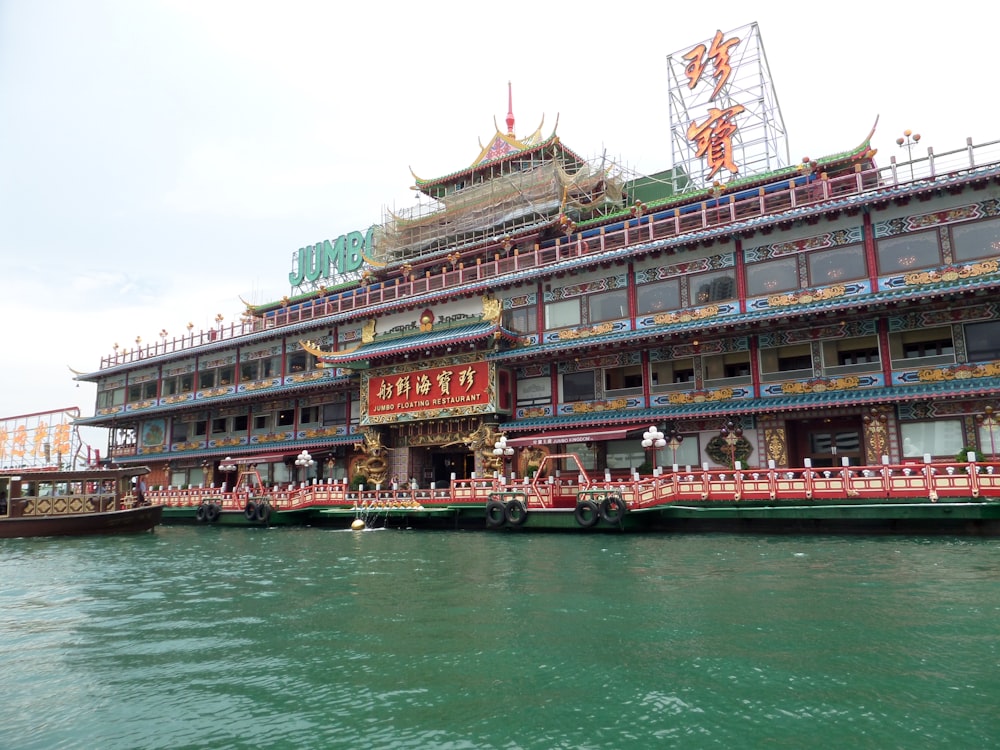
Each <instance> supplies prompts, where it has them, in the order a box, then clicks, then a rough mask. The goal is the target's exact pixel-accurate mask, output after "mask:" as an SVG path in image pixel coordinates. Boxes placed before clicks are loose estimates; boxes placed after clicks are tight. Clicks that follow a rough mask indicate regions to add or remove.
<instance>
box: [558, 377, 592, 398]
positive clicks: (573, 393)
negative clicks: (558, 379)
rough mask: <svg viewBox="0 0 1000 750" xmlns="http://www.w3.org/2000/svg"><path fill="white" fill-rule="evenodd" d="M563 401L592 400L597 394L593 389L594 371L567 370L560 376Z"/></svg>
mask: <svg viewBox="0 0 1000 750" xmlns="http://www.w3.org/2000/svg"><path fill="white" fill-rule="evenodd" d="M562 381H563V401H564V402H567V403H568V402H571V401H593V400H594V399H595V398H596V397H597V394H596V392H595V389H594V371H593V370H584V371H583V372H568V373H566V374H565V375H563V377H562Z"/></svg>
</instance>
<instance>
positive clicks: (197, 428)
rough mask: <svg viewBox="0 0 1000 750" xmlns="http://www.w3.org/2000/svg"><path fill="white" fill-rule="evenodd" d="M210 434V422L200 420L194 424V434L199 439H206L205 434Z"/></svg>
mask: <svg viewBox="0 0 1000 750" xmlns="http://www.w3.org/2000/svg"><path fill="white" fill-rule="evenodd" d="M207 432H208V420H207V419H200V420H198V421H197V422H195V423H194V434H195V435H196V436H197V437H205V433H207Z"/></svg>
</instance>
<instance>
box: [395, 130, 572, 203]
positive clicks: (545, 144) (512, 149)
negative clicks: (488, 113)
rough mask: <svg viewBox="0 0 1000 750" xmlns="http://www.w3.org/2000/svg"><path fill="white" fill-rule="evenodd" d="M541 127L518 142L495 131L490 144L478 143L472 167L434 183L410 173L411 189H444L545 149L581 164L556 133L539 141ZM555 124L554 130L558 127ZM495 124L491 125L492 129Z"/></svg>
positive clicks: (507, 134)
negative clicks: (470, 176)
mask: <svg viewBox="0 0 1000 750" xmlns="http://www.w3.org/2000/svg"><path fill="white" fill-rule="evenodd" d="M543 124H544V120H543V122H542V123H541V124H539V126H538V128H537V129H536V130H535V132H534V133H532V134H531V135H529V136H528V137H526V138H523V139H518V138H516V137H515V136H514V134H513V133H503V132H501V131H500V129H499V128H497V130H496V133H495V134H494V135H493V137H492V138H491V139H490V140H489V142H488V143H487V144H486V145H485V146H484V145H483V144H482V142H481V141H480V144H479V154H478V155H477V156H476V158H475V159H474V160H473V161H472V163H471V164H470V165H469V166H467V167H463V168H462V169H459V170H457V171H455V172H450V173H449V174H446V175H442V176H441V177H435V178H433V179H427V180H425V179H422V178H420V177H418V176H417V175H416V173H414V172H413V170H412V169H411V170H410V174H412V175H413V179H414V180H415V181H416V184H415V185H414V189H415V190H420V191H422V192H425V191H426V190H428V189H430V188H433V187H437V186H439V185H447V184H448V183H451V182H454V181H455V180H458V179H460V178H462V177H465V176H468V175H471V174H474V173H476V172H479V171H482V170H484V169H486V168H488V167H494V166H497V165H499V164H503V163H504V162H507V161H511V160H513V159H515V158H518V157H523V156H527V155H530V154H533V153H538V152H541V151H544V150H545V149H547V148H558V149H559V150H561V151H562V152H563V153H564V154H566V155H568V156H569V157H571V158H572V159H573V160H574V161H577V162H581V163H582V162H583V161H584V159H583V158H582V157H580V155H579V154H577V153H575V152H574V151H572V150H571V149H569V148H567V147H566V146H564V145H563V144H562V142H561V141H560V140H559V136H558V135H556V130H555V128H553V130H552V134H551V135H550V136H549V137H548V138H544V139H543V138H542V136H541V129H542V126H543ZM558 124H559V123H558V121H557V122H556V126H557V127H558ZM495 125H496V123H494V126H495Z"/></svg>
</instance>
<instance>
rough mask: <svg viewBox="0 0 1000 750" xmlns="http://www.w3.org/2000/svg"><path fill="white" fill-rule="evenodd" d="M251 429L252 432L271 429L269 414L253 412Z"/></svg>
mask: <svg viewBox="0 0 1000 750" xmlns="http://www.w3.org/2000/svg"><path fill="white" fill-rule="evenodd" d="M253 429H254V432H267V431H268V430H269V429H271V415H270V414H254V416H253Z"/></svg>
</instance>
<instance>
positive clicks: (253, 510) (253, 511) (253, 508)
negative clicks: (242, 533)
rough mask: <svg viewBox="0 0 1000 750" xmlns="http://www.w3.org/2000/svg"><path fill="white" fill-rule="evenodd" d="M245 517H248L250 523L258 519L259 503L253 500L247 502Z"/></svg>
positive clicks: (244, 510)
mask: <svg viewBox="0 0 1000 750" xmlns="http://www.w3.org/2000/svg"><path fill="white" fill-rule="evenodd" d="M243 515H244V516H246V517H247V520H248V521H253V520H254V519H255V518H257V503H255V502H254V501H253V500H247V504H246V507H245V508H244V509H243Z"/></svg>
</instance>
